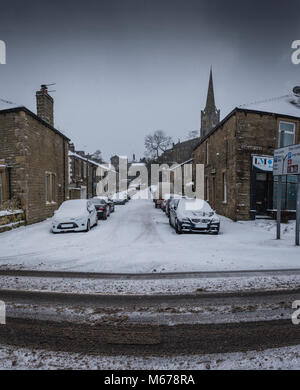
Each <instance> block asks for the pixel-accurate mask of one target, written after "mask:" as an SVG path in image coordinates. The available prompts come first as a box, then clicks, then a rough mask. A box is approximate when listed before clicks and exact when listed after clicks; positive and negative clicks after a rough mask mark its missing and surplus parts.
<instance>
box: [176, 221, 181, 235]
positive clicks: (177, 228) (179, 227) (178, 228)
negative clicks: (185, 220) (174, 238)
mask: <svg viewBox="0 0 300 390" xmlns="http://www.w3.org/2000/svg"><path fill="white" fill-rule="evenodd" d="M175 230H176V233H177V234H182V228H181V226H180V223H178V221H176V223H175Z"/></svg>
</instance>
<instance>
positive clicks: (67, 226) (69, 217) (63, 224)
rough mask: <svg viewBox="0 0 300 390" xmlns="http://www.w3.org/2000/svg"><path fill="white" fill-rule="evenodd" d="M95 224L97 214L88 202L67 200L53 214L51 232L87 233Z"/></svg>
mask: <svg viewBox="0 0 300 390" xmlns="http://www.w3.org/2000/svg"><path fill="white" fill-rule="evenodd" d="M97 224H98V218H97V212H96V210H95V207H94V205H93V203H92V202H91V201H90V200H87V199H74V200H67V201H65V202H63V203H62V204H61V206H60V207H59V209H58V210H57V211H55V213H54V216H53V218H52V232H53V233H59V232H70V231H73V232H79V231H86V232H88V231H89V230H90V229H91V227H92V226H95V225H97Z"/></svg>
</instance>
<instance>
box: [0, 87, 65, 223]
mask: <svg viewBox="0 0 300 390" xmlns="http://www.w3.org/2000/svg"><path fill="white" fill-rule="evenodd" d="M36 100H37V115H36V114H34V113H33V112H31V111H30V110H28V109H27V108H26V107H14V108H8V109H3V110H1V111H0V140H1V142H0V161H1V163H0V204H1V203H2V205H3V204H5V202H7V201H8V200H15V201H16V202H19V203H20V207H21V208H22V209H23V210H24V211H25V217H26V222H27V223H29V224H30V223H34V222H39V221H42V220H44V219H46V218H48V217H51V216H52V215H53V212H54V211H55V210H56V209H57V208H58V207H59V206H60V204H61V203H62V202H63V201H64V200H66V199H67V197H68V143H69V139H68V137H66V136H65V135H64V134H62V133H61V132H60V131H59V130H57V129H56V128H55V127H54V121H53V103H54V102H53V98H52V97H51V96H50V95H49V94H48V90H47V87H46V86H45V85H42V86H41V89H40V91H37V93H36Z"/></svg>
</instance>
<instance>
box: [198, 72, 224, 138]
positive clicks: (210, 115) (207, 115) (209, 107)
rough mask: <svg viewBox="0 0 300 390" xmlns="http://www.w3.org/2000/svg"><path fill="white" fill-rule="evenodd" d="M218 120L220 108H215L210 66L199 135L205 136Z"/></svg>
mask: <svg viewBox="0 0 300 390" xmlns="http://www.w3.org/2000/svg"><path fill="white" fill-rule="evenodd" d="M219 122H220V110H217V107H216V104H215V94H214V83H213V76H212V68H210V76H209V84H208V92H207V99H206V106H205V109H204V110H203V111H201V130H200V136H201V138H202V137H205V136H206V135H207V134H208V133H209V132H210V130H212V129H213V128H214V127H215V126H216V125H217V124H218V123H219Z"/></svg>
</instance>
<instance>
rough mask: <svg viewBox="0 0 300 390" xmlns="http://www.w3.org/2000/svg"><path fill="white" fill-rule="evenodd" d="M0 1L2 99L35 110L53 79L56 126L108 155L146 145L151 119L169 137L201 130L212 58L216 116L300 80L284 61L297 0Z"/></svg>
mask: <svg viewBox="0 0 300 390" xmlns="http://www.w3.org/2000/svg"><path fill="white" fill-rule="evenodd" d="M246 3H247V4H246ZM0 5H1V12H0V40H4V41H5V42H6V44H7V64H6V65H0V98H4V99H8V100H12V101H14V102H16V103H18V104H23V105H25V106H27V107H28V108H29V109H31V110H32V111H34V112H36V107H35V91H36V89H38V88H39V86H40V84H42V83H50V82H56V83H57V85H56V86H55V87H54V89H56V92H55V93H53V94H52V96H53V97H54V99H55V124H56V127H58V128H59V129H60V130H61V131H63V132H65V133H66V135H68V136H69V137H70V138H71V139H72V140H73V141H74V142H75V146H76V148H77V149H85V150H86V151H88V152H93V151H95V150H96V149H101V150H102V152H103V155H104V157H105V158H106V159H108V158H109V157H110V156H111V155H113V154H122V155H124V154H128V155H132V153H134V152H135V153H136V155H137V156H138V157H140V156H142V155H143V152H144V137H145V135H146V134H148V133H149V132H153V131H154V130H156V129H163V130H164V131H165V132H166V133H167V134H168V135H170V136H172V137H173V138H174V140H177V139H178V138H180V139H182V140H183V139H184V138H185V137H186V135H187V133H188V132H189V131H190V130H195V129H199V128H200V110H201V109H203V108H204V105H205V100H206V92H207V86H208V77H209V68H210V65H211V64H212V65H213V72H214V83H215V95H216V104H217V106H218V108H220V109H221V116H222V117H224V116H225V115H226V114H227V113H228V112H229V111H231V110H232V109H233V108H234V107H235V106H238V105H240V104H243V103H248V102H251V101H254V100H260V99H264V98H268V97H273V96H280V95H284V94H285V93H287V92H289V91H290V89H291V87H292V86H293V85H294V84H297V83H298V84H299V83H300V65H298V66H296V65H293V64H292V63H291V53H292V49H291V43H292V41H294V40H297V39H300V23H299V19H300V2H299V1H294V0H286V1H285V2H283V1H274V0H272V1H263V0H260V1H256V0H254V1H247V2H241V1H232V0H229V1H228V0H227V1H217V0H209V1H207V0H203V1H202V0H105V1H104V0H97V1H96V0H85V1H76V0H72V1H63V0H61V1H57V0H52V1H51V2H49V1H47V2H46V1H43V0H40V1H35V0H26V1H23V0H19V1H14V0H11V1H10V2H8V1H3V0H0ZM0 108H1V105H0Z"/></svg>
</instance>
